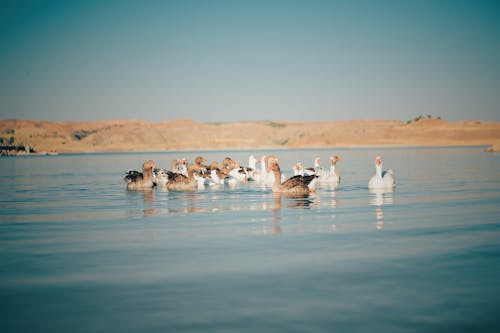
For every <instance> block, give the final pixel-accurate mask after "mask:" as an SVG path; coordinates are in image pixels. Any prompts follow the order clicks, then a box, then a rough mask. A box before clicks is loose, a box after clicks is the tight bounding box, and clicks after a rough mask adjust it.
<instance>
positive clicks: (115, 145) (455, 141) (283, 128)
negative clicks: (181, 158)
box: [0, 118, 500, 152]
mask: <svg viewBox="0 0 500 333" xmlns="http://www.w3.org/2000/svg"><path fill="white" fill-rule="evenodd" d="M0 137H1V139H0V140H1V141H2V143H3V144H5V143H6V142H10V143H15V144H24V145H27V146H32V147H33V148H34V149H35V150H36V151H38V152H42V151H45V152H50V151H57V152H105V151H163V150H211V149H265V148H328V147H354V146H453V145H495V144H498V143H499V142H500V122H483V121H462V122H456V123H449V122H447V121H445V120H441V119H428V118H417V119H414V120H412V121H409V122H401V121H393V120H351V121H332V122H288V121H279V122H277V121H276V122H275V121H259V122H235V123H199V122H196V121H193V120H190V119H178V120H173V121H164V122H159V123H153V122H148V121H143V120H109V121H94V122H47V121H34V120H1V121H0Z"/></svg>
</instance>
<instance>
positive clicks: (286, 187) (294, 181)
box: [269, 158, 319, 196]
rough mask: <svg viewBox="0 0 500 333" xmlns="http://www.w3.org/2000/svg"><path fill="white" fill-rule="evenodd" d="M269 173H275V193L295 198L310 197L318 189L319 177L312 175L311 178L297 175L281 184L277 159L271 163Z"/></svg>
mask: <svg viewBox="0 0 500 333" xmlns="http://www.w3.org/2000/svg"><path fill="white" fill-rule="evenodd" d="M269 171H272V172H273V173H274V183H273V192H274V193H283V194H288V195H295V196H304V195H308V194H309V193H311V192H314V191H315V187H316V182H317V181H318V178H319V176H316V175H310V176H301V175H297V176H293V177H291V178H288V179H287V180H285V181H284V182H283V183H281V182H280V179H281V169H280V165H279V161H278V159H277V158H273V159H271V160H270V161H269Z"/></svg>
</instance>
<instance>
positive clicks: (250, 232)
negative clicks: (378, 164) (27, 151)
mask: <svg viewBox="0 0 500 333" xmlns="http://www.w3.org/2000/svg"><path fill="white" fill-rule="evenodd" d="M251 153H253V154H255V155H256V156H258V157H260V155H262V154H264V153H269V152H261V151H253V152H231V151H224V152H183V153H178V152H176V153H147V154H146V153H141V154H91V155H60V156H50V157H48V156H47V157H16V158H12V157H6V158H1V159H0V171H1V172H0V202H1V210H0V316H1V319H0V332H37V331H38V332H280V331H283V332H304V331H308V332H332V331H336V332H367V331H369V332H461V331H473V332H478V331H482V332H493V331H499V329H500V319H499V318H500V168H499V165H500V155H499V154H487V153H484V152H483V150H482V148H478V147H475V148H404V149H403V148H398V149H395V148H394V149H339V150H336V151H334V152H333V151H328V150H288V151H275V152H271V153H274V154H276V155H278V157H279V158H280V164H281V166H282V169H283V171H285V172H286V173H287V175H288V176H290V175H291V173H292V172H291V170H292V169H291V168H292V165H293V164H294V163H295V162H297V161H302V162H303V164H305V165H306V166H308V165H311V166H312V164H313V160H314V157H316V156H318V157H321V158H322V162H323V165H326V163H327V161H328V157H329V156H330V155H331V154H332V153H336V154H339V155H341V156H342V157H343V158H344V161H343V162H341V163H339V164H338V165H339V169H340V172H341V175H342V182H341V184H340V185H339V186H338V187H336V188H332V187H320V188H319V189H318V191H317V193H316V194H315V195H313V196H311V197H309V198H307V199H291V198H284V197H283V198H280V197H276V196H273V195H272V193H271V190H270V188H269V187H265V186H259V185H258V184H255V183H248V184H240V185H237V186H235V187H234V188H228V187H221V188H217V189H210V188H207V189H204V190H198V191H195V192H190V193H184V192H168V191H162V190H161V189H154V190H152V191H145V192H131V191H127V190H126V189H125V184H124V182H123V176H124V172H125V171H127V170H128V169H130V168H132V169H139V168H140V165H141V164H142V162H143V161H145V160H147V159H153V160H155V161H156V163H157V165H159V166H162V167H167V168H168V167H169V166H170V162H171V160H172V159H173V158H179V157H186V158H188V159H189V160H191V161H192V160H193V159H194V158H195V157H196V156H197V155H200V154H201V155H203V156H205V157H206V158H207V159H208V160H209V161H214V160H218V161H220V160H222V159H223V158H224V157H226V156H231V157H233V158H234V159H236V160H240V161H242V162H244V163H245V162H246V161H248V156H249V155H250V154H251ZM377 155H382V157H383V161H384V167H385V168H392V169H393V170H394V172H395V178H396V183H397V187H396V190H395V192H393V193H371V192H370V191H369V190H368V188H367V183H368V180H369V178H370V177H371V176H372V175H373V174H374V158H375V156H377Z"/></svg>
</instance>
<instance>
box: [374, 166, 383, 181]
mask: <svg viewBox="0 0 500 333" xmlns="http://www.w3.org/2000/svg"><path fill="white" fill-rule="evenodd" d="M375 175H376V176H377V177H380V178H382V163H381V164H375Z"/></svg>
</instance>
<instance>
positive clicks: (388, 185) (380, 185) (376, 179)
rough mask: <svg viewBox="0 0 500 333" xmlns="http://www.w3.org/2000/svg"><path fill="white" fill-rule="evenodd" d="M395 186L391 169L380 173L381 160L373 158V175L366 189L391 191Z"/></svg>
mask: <svg viewBox="0 0 500 333" xmlns="http://www.w3.org/2000/svg"><path fill="white" fill-rule="evenodd" d="M395 186H396V182H395V181H394V173H393V171H392V170H391V169H389V170H384V171H382V158H381V157H380V156H377V157H376V158H375V175H374V176H372V178H370V181H369V182H368V188H370V189H392V188H394V187H395Z"/></svg>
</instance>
